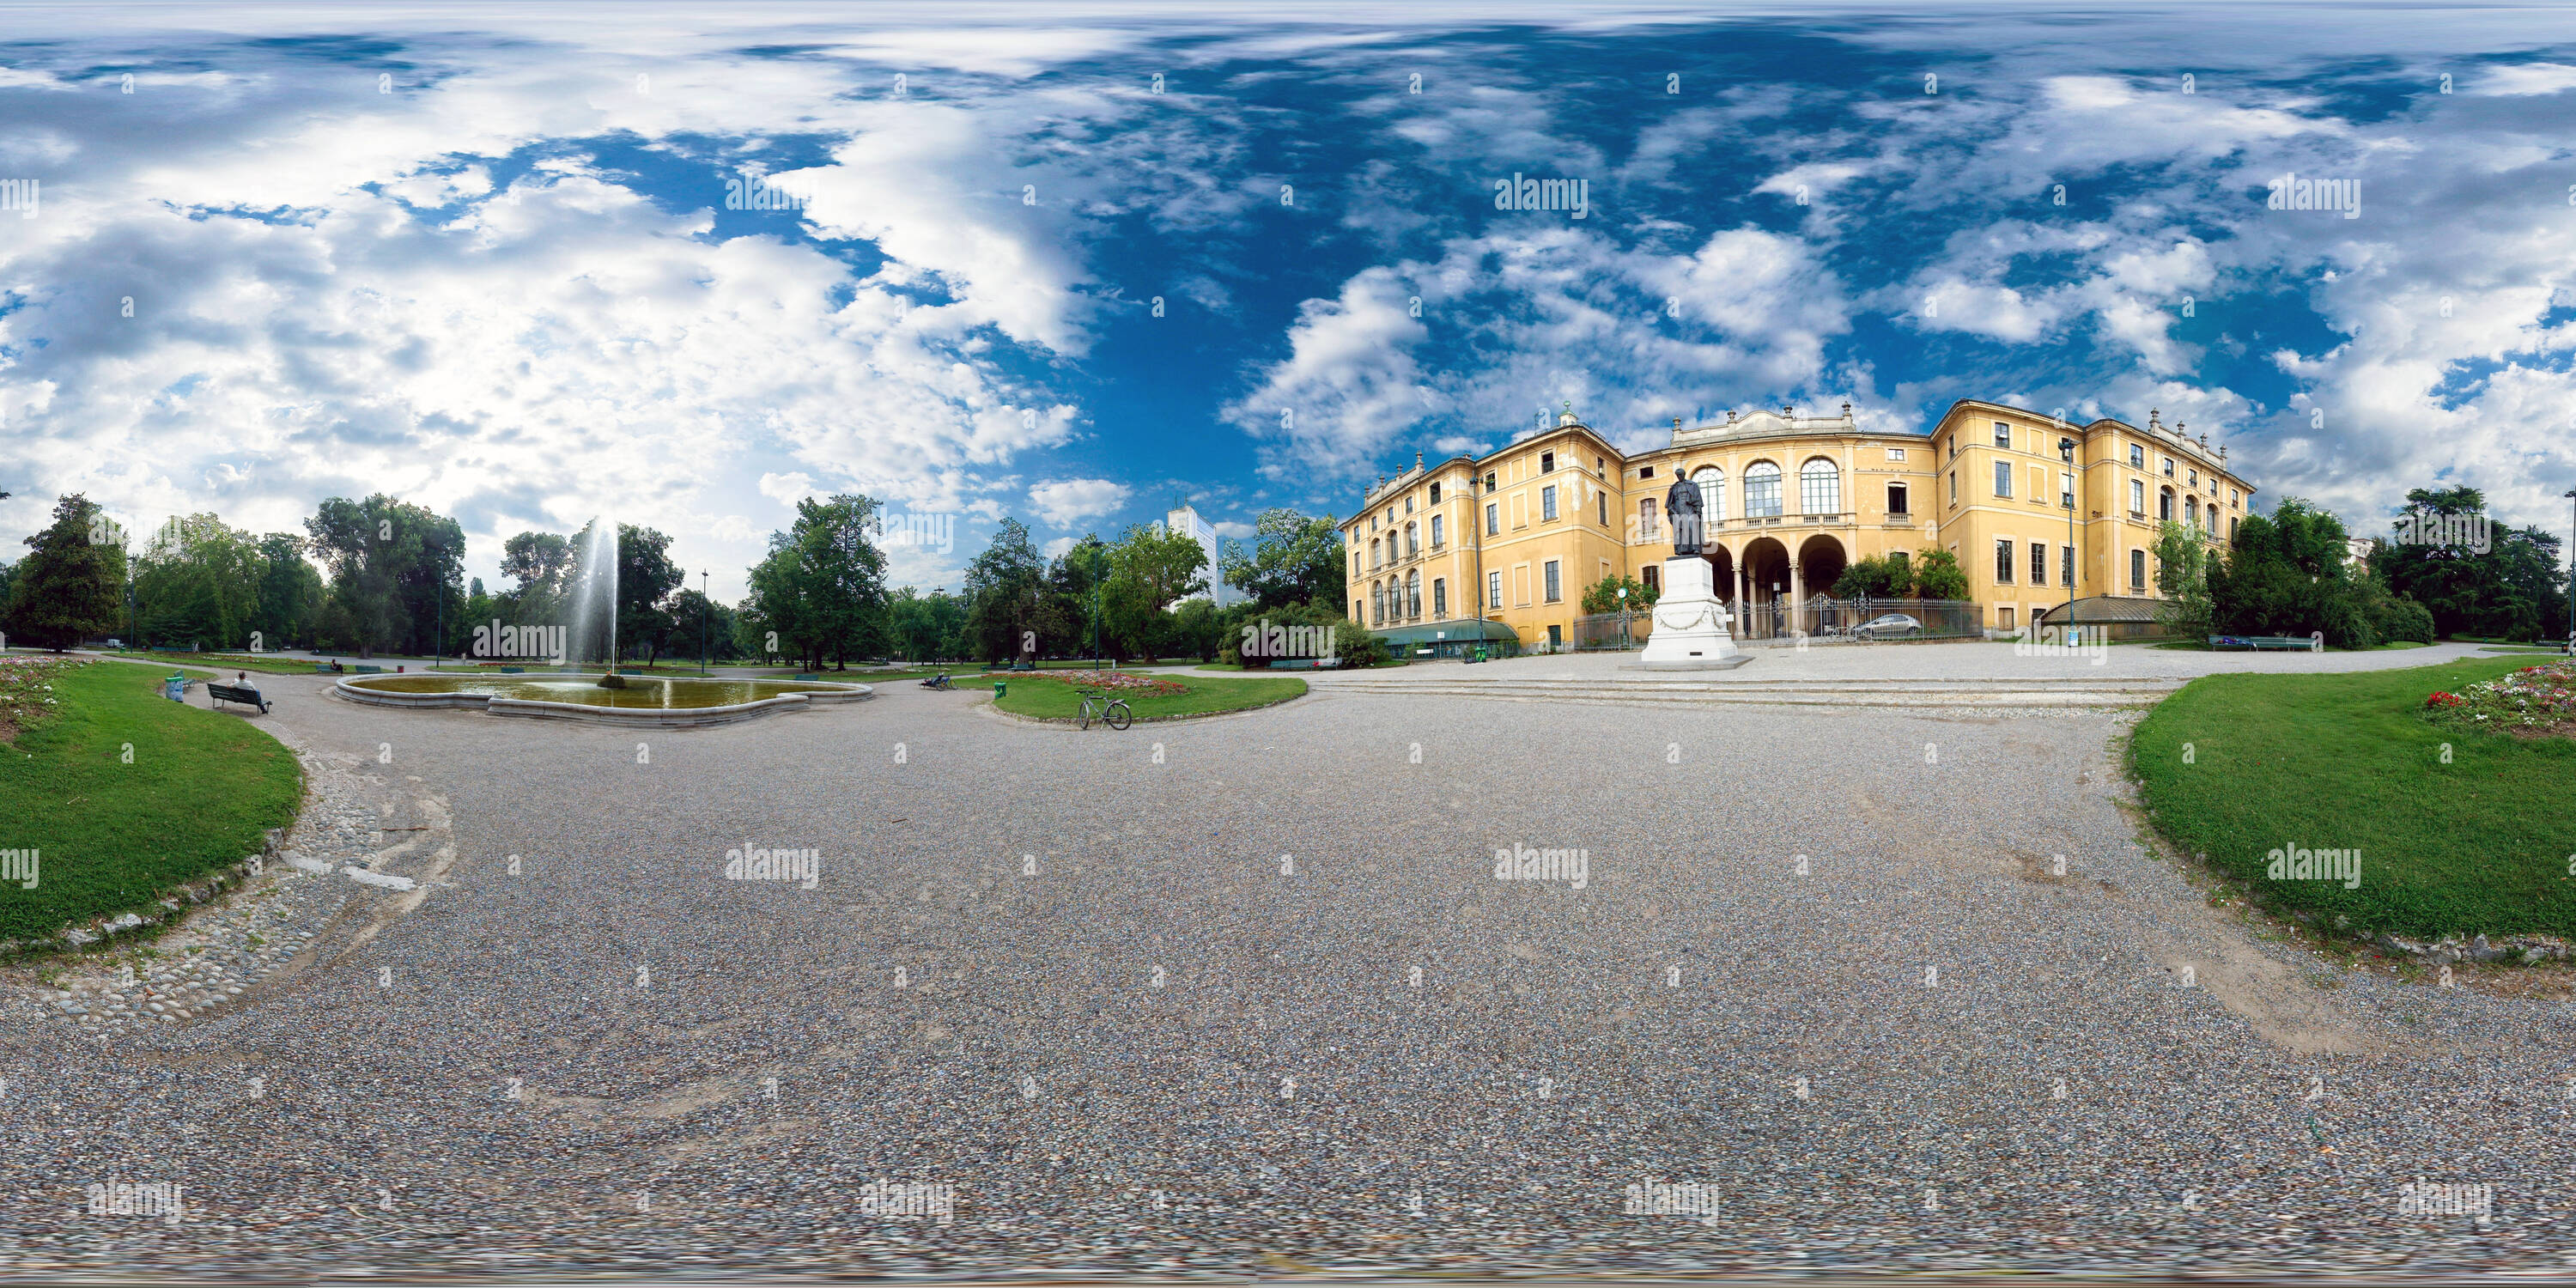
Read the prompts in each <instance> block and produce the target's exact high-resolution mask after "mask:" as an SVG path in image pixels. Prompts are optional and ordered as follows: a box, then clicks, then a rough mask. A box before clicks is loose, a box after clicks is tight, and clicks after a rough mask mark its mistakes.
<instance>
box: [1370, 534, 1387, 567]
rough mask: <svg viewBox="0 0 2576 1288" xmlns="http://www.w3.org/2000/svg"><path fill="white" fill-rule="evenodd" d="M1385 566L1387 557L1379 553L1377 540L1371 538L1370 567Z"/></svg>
mask: <svg viewBox="0 0 2576 1288" xmlns="http://www.w3.org/2000/svg"><path fill="white" fill-rule="evenodd" d="M1385 566H1386V556H1385V555H1384V554H1382V553H1380V552H1379V551H1378V546H1377V538H1375V537H1371V538H1369V567H1371V568H1383V567H1385Z"/></svg>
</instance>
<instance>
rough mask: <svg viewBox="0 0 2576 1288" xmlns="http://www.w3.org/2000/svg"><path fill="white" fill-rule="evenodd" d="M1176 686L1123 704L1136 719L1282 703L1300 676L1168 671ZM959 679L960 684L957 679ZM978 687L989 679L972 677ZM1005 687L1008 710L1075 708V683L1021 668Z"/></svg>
mask: <svg viewBox="0 0 2576 1288" xmlns="http://www.w3.org/2000/svg"><path fill="white" fill-rule="evenodd" d="M1163 678H1167V679H1172V680H1176V681H1178V682H1179V684H1180V685H1181V691H1180V692H1178V693H1160V694H1154V695H1151V696H1143V695H1132V694H1131V695H1127V709H1128V710H1129V711H1130V712H1133V713H1134V714H1135V716H1136V718H1137V719H1139V720H1143V719H1146V718H1148V717H1154V716H1203V715H1212V714H1214V713H1216V712H1219V711H1242V710H1245V709H1247V708H1250V707H1266V706H1269V705H1270V704H1271V703H1274V702H1284V701H1286V700H1288V699H1290V698H1294V697H1298V696H1300V695H1302V694H1304V693H1305V692H1306V682H1305V681H1304V680H1299V679H1293V678H1289V677H1284V676H1283V677H1277V678H1272V677H1263V678H1261V679H1257V680H1202V679H1198V678H1196V677H1194V676H1193V677H1182V676H1168V677H1163ZM960 683H961V684H962V683H964V682H963V681H960ZM974 683H975V686H976V687H978V688H981V687H984V686H987V685H990V684H991V683H993V681H991V680H977V681H975V682H974ZM1010 690H1011V691H1010V692H1009V693H1008V694H1005V695H1004V696H1002V697H1000V698H997V699H995V700H994V705H995V706H998V707H1000V708H1001V709H1003V710H1004V711H1008V712H1010V713H1011V714H1013V715H1021V716H1036V717H1040V718H1043V719H1056V720H1069V719H1072V718H1073V717H1074V716H1076V715H1078V714H1080V713H1081V708H1082V699H1081V697H1080V696H1079V695H1078V693H1077V690H1076V686H1074V685H1072V684H1068V683H1066V682H1064V681H1062V680H1058V679H1055V678H1053V677H1049V676H1041V675H1033V674H1031V673H1029V672H1022V673H1020V674H1018V675H1014V676H1012V677H1010Z"/></svg>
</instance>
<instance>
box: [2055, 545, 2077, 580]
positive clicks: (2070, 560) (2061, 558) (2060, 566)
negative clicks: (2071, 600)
mask: <svg viewBox="0 0 2576 1288" xmlns="http://www.w3.org/2000/svg"><path fill="white" fill-rule="evenodd" d="M2057 584H2058V585H2060V586H2072V585H2074V584H2075V547H2073V546H2059V547H2058V548H2057Z"/></svg>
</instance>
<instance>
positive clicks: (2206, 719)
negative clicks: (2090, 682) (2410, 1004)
mask: <svg viewBox="0 0 2576 1288" xmlns="http://www.w3.org/2000/svg"><path fill="white" fill-rule="evenodd" d="M2528 665H2530V663H2529V662H2528V661H2527V660H2525V659H2520V658H2479V659H2474V660H2467V661H2459V662H2446V663H2442V664H2439V665H2435V666H2424V667H2413V668H2409V669H2406V670H2399V671H2370V672H2360V673H2354V674H2346V675H2216V676H2207V677H2204V678H2201V679H2198V680H2194V681H2192V682H2191V683H2190V684H2188V685H2186V686H2184V687H2183V688H2182V689H2181V690H2180V691H2179V692H2177V693H2175V694H2174V695H2173V696H2172V697H2170V698H2167V699H2165V701H2164V702H2163V703H2162V704H2160V705H2158V706H2157V707H2156V709H2155V710H2154V711H2152V712H2150V713H2149V714H2148V716H2147V718H2146V719H2145V720H2143V721H2141V722H2140V723H2139V725H2138V728H2137V732H2136V735H2135V736H2134V737H2133V738H2132V739H2131V740H2130V745H2129V760H2130V771H2131V772H2132V773H2133V774H2134V775H2135V776H2136V778H2137V780H2138V785H2139V793H2140V796H2141V798H2142V800H2143V801H2144V803H2145V805H2146V809H2147V813H2148V816H2149V817H2150V819H2152V820H2153V823H2154V825H2155V827H2156V828H2157V829H2158V830H2159V831H2160V832H2162V833H2163V835H2164V836H2165V837H2166V838H2168V839H2169V840H2171V841H2172V842H2173V843H2174V844H2176V845H2177V846H2178V847H2180V848H2181V849H2182V850H2184V851H2185V852H2187V853H2191V854H2205V855H2207V856H2209V863H2210V865H2211V866H2212V867H2215V868H2217V869H2218V870H2220V871H2222V872H2225V873H2227V874H2229V875H2231V876H2233V877H2236V878H2238V879H2239V880H2240V881H2241V882H2242V883H2243V884H2244V886H2245V887H2246V889H2247V891H2248V893H2249V895H2250V897H2251V898H2252V899H2253V900H2254V901H2255V902H2256V903H2258V904H2262V905H2265V906H2268V907H2271V908H2274V909H2276V910H2280V911H2288V910H2292V909H2308V910H2312V911H2314V912H2317V913H2319V914H2322V915H2323V916H2324V917H2325V919H2326V921H2327V923H2328V924H2329V925H2330V924H2331V923H2332V921H2333V919H2334V917H2335V916H2336V915H2342V916H2345V917H2348V918H2350V919H2351V924H2350V926H2349V927H2347V930H2348V931H2350V932H2352V933H2358V934H2368V933H2372V932H2377V931H2382V930H2385V931H2393V932H2395V933H2397V934H2400V935H2406V936H2408V937H2410V938H2411V937H2415V936H2425V937H2432V936H2438V935H2442V934H2459V935H2463V936H2467V935H2473V934H2478V933H2481V932H2483V933H2485V934H2489V935H2497V934H2504V933H2510V932H2517V931H2536V932H2541V933H2547V934H2556V935H2576V875H2570V867H2571V865H2576V806H2571V805H2570V804H2569V793H2570V789H2571V786H2576V740H2570V739H2567V738H2520V737H2516V736H2514V735H2511V734H2504V733H2491V732H2487V731H2484V730H2477V729H2446V728H2443V727H2441V726H2438V725H2435V724H2434V723H2432V722H2431V721H2429V720H2427V719H2425V718H2424V717H2423V716H2422V715H2421V714H2420V712H2421V711H2422V709H2423V706H2424V699H2425V698H2426V697H2427V696H2429V695H2431V694H2432V693H2433V692H2435V691H2436V690H2449V691H2452V692H2457V691H2459V690H2460V689H2461V688H2462V687H2463V686H2465V685H2469V684H2473V683H2476V682H2477V681H2480V680H2490V679H2494V678H2496V677H2498V676H2501V675H2505V674H2508V673H2510V672H2513V671H2516V670H2519V669H2521V668H2523V667H2526V666H2528ZM2445 743H2448V744H2449V745H2450V748H2451V761H2450V763H2449V764H2444V763H2442V748H2443V744H2445ZM2186 746H2188V748H2189V751H2190V755H2191V761H2192V763H2185V760H2184V756H2185V748H2186ZM2291 846H2298V847H2304V848H2307V849H2311V850H2326V849H2335V850H2359V851H2361V855H2362V859H2361V883H2360V885H2359V886H2358V887H2357V888H2355V889H2349V890H2347V889H2345V888H2344V885H2343V883H2342V882H2340V881H2322V880H2307V881H2298V880H2286V879H2278V880H2276V879H2271V878H2269V877H2268V876H2267V875H2266V868H2267V866H2268V863H2267V858H2268V856H2269V854H2270V853H2271V851H2273V850H2275V849H2283V848H2286V847H2291Z"/></svg>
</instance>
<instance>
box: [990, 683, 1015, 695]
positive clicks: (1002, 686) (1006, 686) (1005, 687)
mask: <svg viewBox="0 0 2576 1288" xmlns="http://www.w3.org/2000/svg"><path fill="white" fill-rule="evenodd" d="M1010 691H1011V682H1010V681H1008V680H995V681H993V696H994V697H996V698H998V697H1001V696H1002V695H1004V694H1006V693H1009V692H1010Z"/></svg>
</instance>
